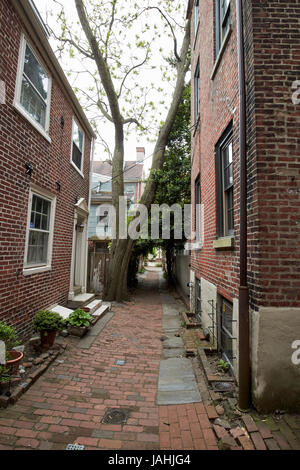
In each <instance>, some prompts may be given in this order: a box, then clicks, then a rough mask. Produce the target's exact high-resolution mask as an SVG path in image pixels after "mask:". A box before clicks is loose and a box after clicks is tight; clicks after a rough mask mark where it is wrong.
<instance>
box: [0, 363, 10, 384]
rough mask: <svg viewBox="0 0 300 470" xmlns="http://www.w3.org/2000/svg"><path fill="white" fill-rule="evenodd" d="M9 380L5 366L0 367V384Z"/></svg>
mask: <svg viewBox="0 0 300 470" xmlns="http://www.w3.org/2000/svg"><path fill="white" fill-rule="evenodd" d="M10 380H11V377H10V375H9V370H8V369H7V368H6V367H5V366H0V384H6V383H8V382H9V381H10Z"/></svg>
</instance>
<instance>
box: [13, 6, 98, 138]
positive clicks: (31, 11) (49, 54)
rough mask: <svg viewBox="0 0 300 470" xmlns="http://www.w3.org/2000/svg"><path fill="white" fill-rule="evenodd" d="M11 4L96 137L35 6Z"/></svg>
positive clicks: (79, 117) (88, 129) (82, 121)
mask: <svg viewBox="0 0 300 470" xmlns="http://www.w3.org/2000/svg"><path fill="white" fill-rule="evenodd" d="M11 2H12V5H13V6H14V8H15V9H16V11H17V12H18V14H19V16H20V17H21V19H22V21H23V23H24V25H25V26H26V28H27V29H28V31H29V32H30V34H31V35H32V38H33V39H34V40H35V42H36V44H38V45H40V47H41V48H43V52H44V53H45V59H44V60H46V62H47V65H48V67H49V68H50V70H51V72H52V73H53V75H55V77H56V79H57V80H58V82H59V83H60V84H61V85H62V86H63V89H64V90H65V94H66V95H67V98H68V99H69V100H70V102H71V103H72V105H73V108H74V110H75V111H76V114H77V117H78V119H79V120H80V122H81V124H82V125H83V126H84V128H85V129H86V131H87V132H88V133H89V135H90V137H91V138H94V139H95V138H96V134H95V132H94V130H93V128H92V126H91V124H90V122H89V120H88V118H87V117H86V115H85V113H84V111H83V109H82V107H81V105H80V103H79V101H78V99H77V97H76V95H75V93H74V91H73V89H72V87H71V85H70V83H69V81H68V79H67V77H66V75H65V73H64V71H63V69H62V68H61V66H60V64H59V62H58V60H57V58H56V56H55V54H54V52H53V50H52V48H51V46H50V43H49V41H48V35H47V29H46V27H45V24H44V23H43V21H42V20H41V18H40V15H39V13H38V11H37V10H36V7H35V6H34V4H33V3H32V1H31V0H11Z"/></svg>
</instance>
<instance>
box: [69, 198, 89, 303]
mask: <svg viewBox="0 0 300 470" xmlns="http://www.w3.org/2000/svg"><path fill="white" fill-rule="evenodd" d="M79 220H80V221H81V220H82V221H83V222H82V225H83V231H82V237H81V250H80V258H81V261H80V264H81V266H82V271H81V273H82V274H81V277H80V283H79V284H80V285H79V286H78V287H80V293H81V294H85V293H86V290H87V257H88V220H89V209H88V205H87V203H86V201H85V199H84V198H81V199H80V200H79V201H78V202H77V203H76V204H75V208H74V224H73V243H72V260H71V273H70V291H69V300H74V297H75V292H74V287H75V286H74V282H75V266H76V261H77V260H76V251H77V230H78V227H77V225H78V221H79Z"/></svg>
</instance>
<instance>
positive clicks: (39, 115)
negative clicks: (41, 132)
mask: <svg viewBox="0 0 300 470" xmlns="http://www.w3.org/2000/svg"><path fill="white" fill-rule="evenodd" d="M20 101H21V105H22V106H23V107H24V109H26V111H27V112H28V113H29V114H30V116H31V117H33V119H34V120H35V121H36V122H38V123H39V124H41V126H42V127H45V122H46V104H45V102H44V101H42V99H41V98H40V97H39V96H38V94H37V93H36V91H35V90H34V89H33V88H32V86H31V85H30V83H29V82H28V80H26V78H25V77H23V80H22V89H21V100H20Z"/></svg>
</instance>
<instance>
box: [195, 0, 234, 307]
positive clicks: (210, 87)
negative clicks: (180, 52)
mask: <svg viewBox="0 0 300 470" xmlns="http://www.w3.org/2000/svg"><path fill="white" fill-rule="evenodd" d="M233 22H235V10H234V11H233ZM192 50H193V54H192V80H193V77H194V73H195V68H196V66H197V61H198V58H199V60H200V121H199V124H198V126H197V128H196V130H194V131H193V138H192V158H193V165H192V200H193V202H194V196H195V195H194V193H195V190H194V183H195V180H196V178H197V176H198V174H199V172H200V174H201V195H202V201H201V202H202V204H203V205H204V245H203V248H202V250H199V251H195V252H193V254H192V260H191V268H192V269H193V270H195V272H196V276H197V277H198V278H200V277H204V278H205V279H207V280H208V281H210V282H212V283H213V284H215V285H217V286H218V288H219V291H220V292H222V293H223V294H225V295H226V296H227V297H229V298H230V297H236V295H237V287H238V273H239V271H238V258H237V257H238V250H237V244H238V237H236V248H235V249H234V250H233V251H225V250H223V251H217V250H215V249H214V248H213V242H214V241H215V240H216V238H217V207H216V199H217V194H216V184H215V182H216V156H215V145H216V143H217V142H218V140H219V138H220V137H221V135H222V134H223V132H224V131H225V129H226V127H227V126H228V124H229V123H230V122H231V121H232V120H233V139H234V181H235V189H234V198H235V206H236V207H237V205H238V197H239V194H238V184H237V182H238V109H237V108H238V72H237V47H236V34H235V31H233V32H232V34H231V37H230V39H229V42H228V44H227V47H226V49H225V51H224V54H223V57H222V60H221V62H220V64H219V67H218V69H217V71H216V73H215V76H214V79H211V74H212V71H213V67H214V63H215V35H214V2H212V1H210V2H200V25H199V28H198V34H197V37H196V42H195V40H194V31H192ZM193 87H194V83H193V85H192V89H193ZM226 103H227V104H226ZM193 108H194V102H193V100H192V122H193V120H194V118H193V116H194V109H193ZM234 109H235V112H232V111H233V110H234ZM194 224H195V222H194ZM194 229H195V225H194ZM235 230H236V234H237V235H238V211H237V210H236V211H235Z"/></svg>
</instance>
